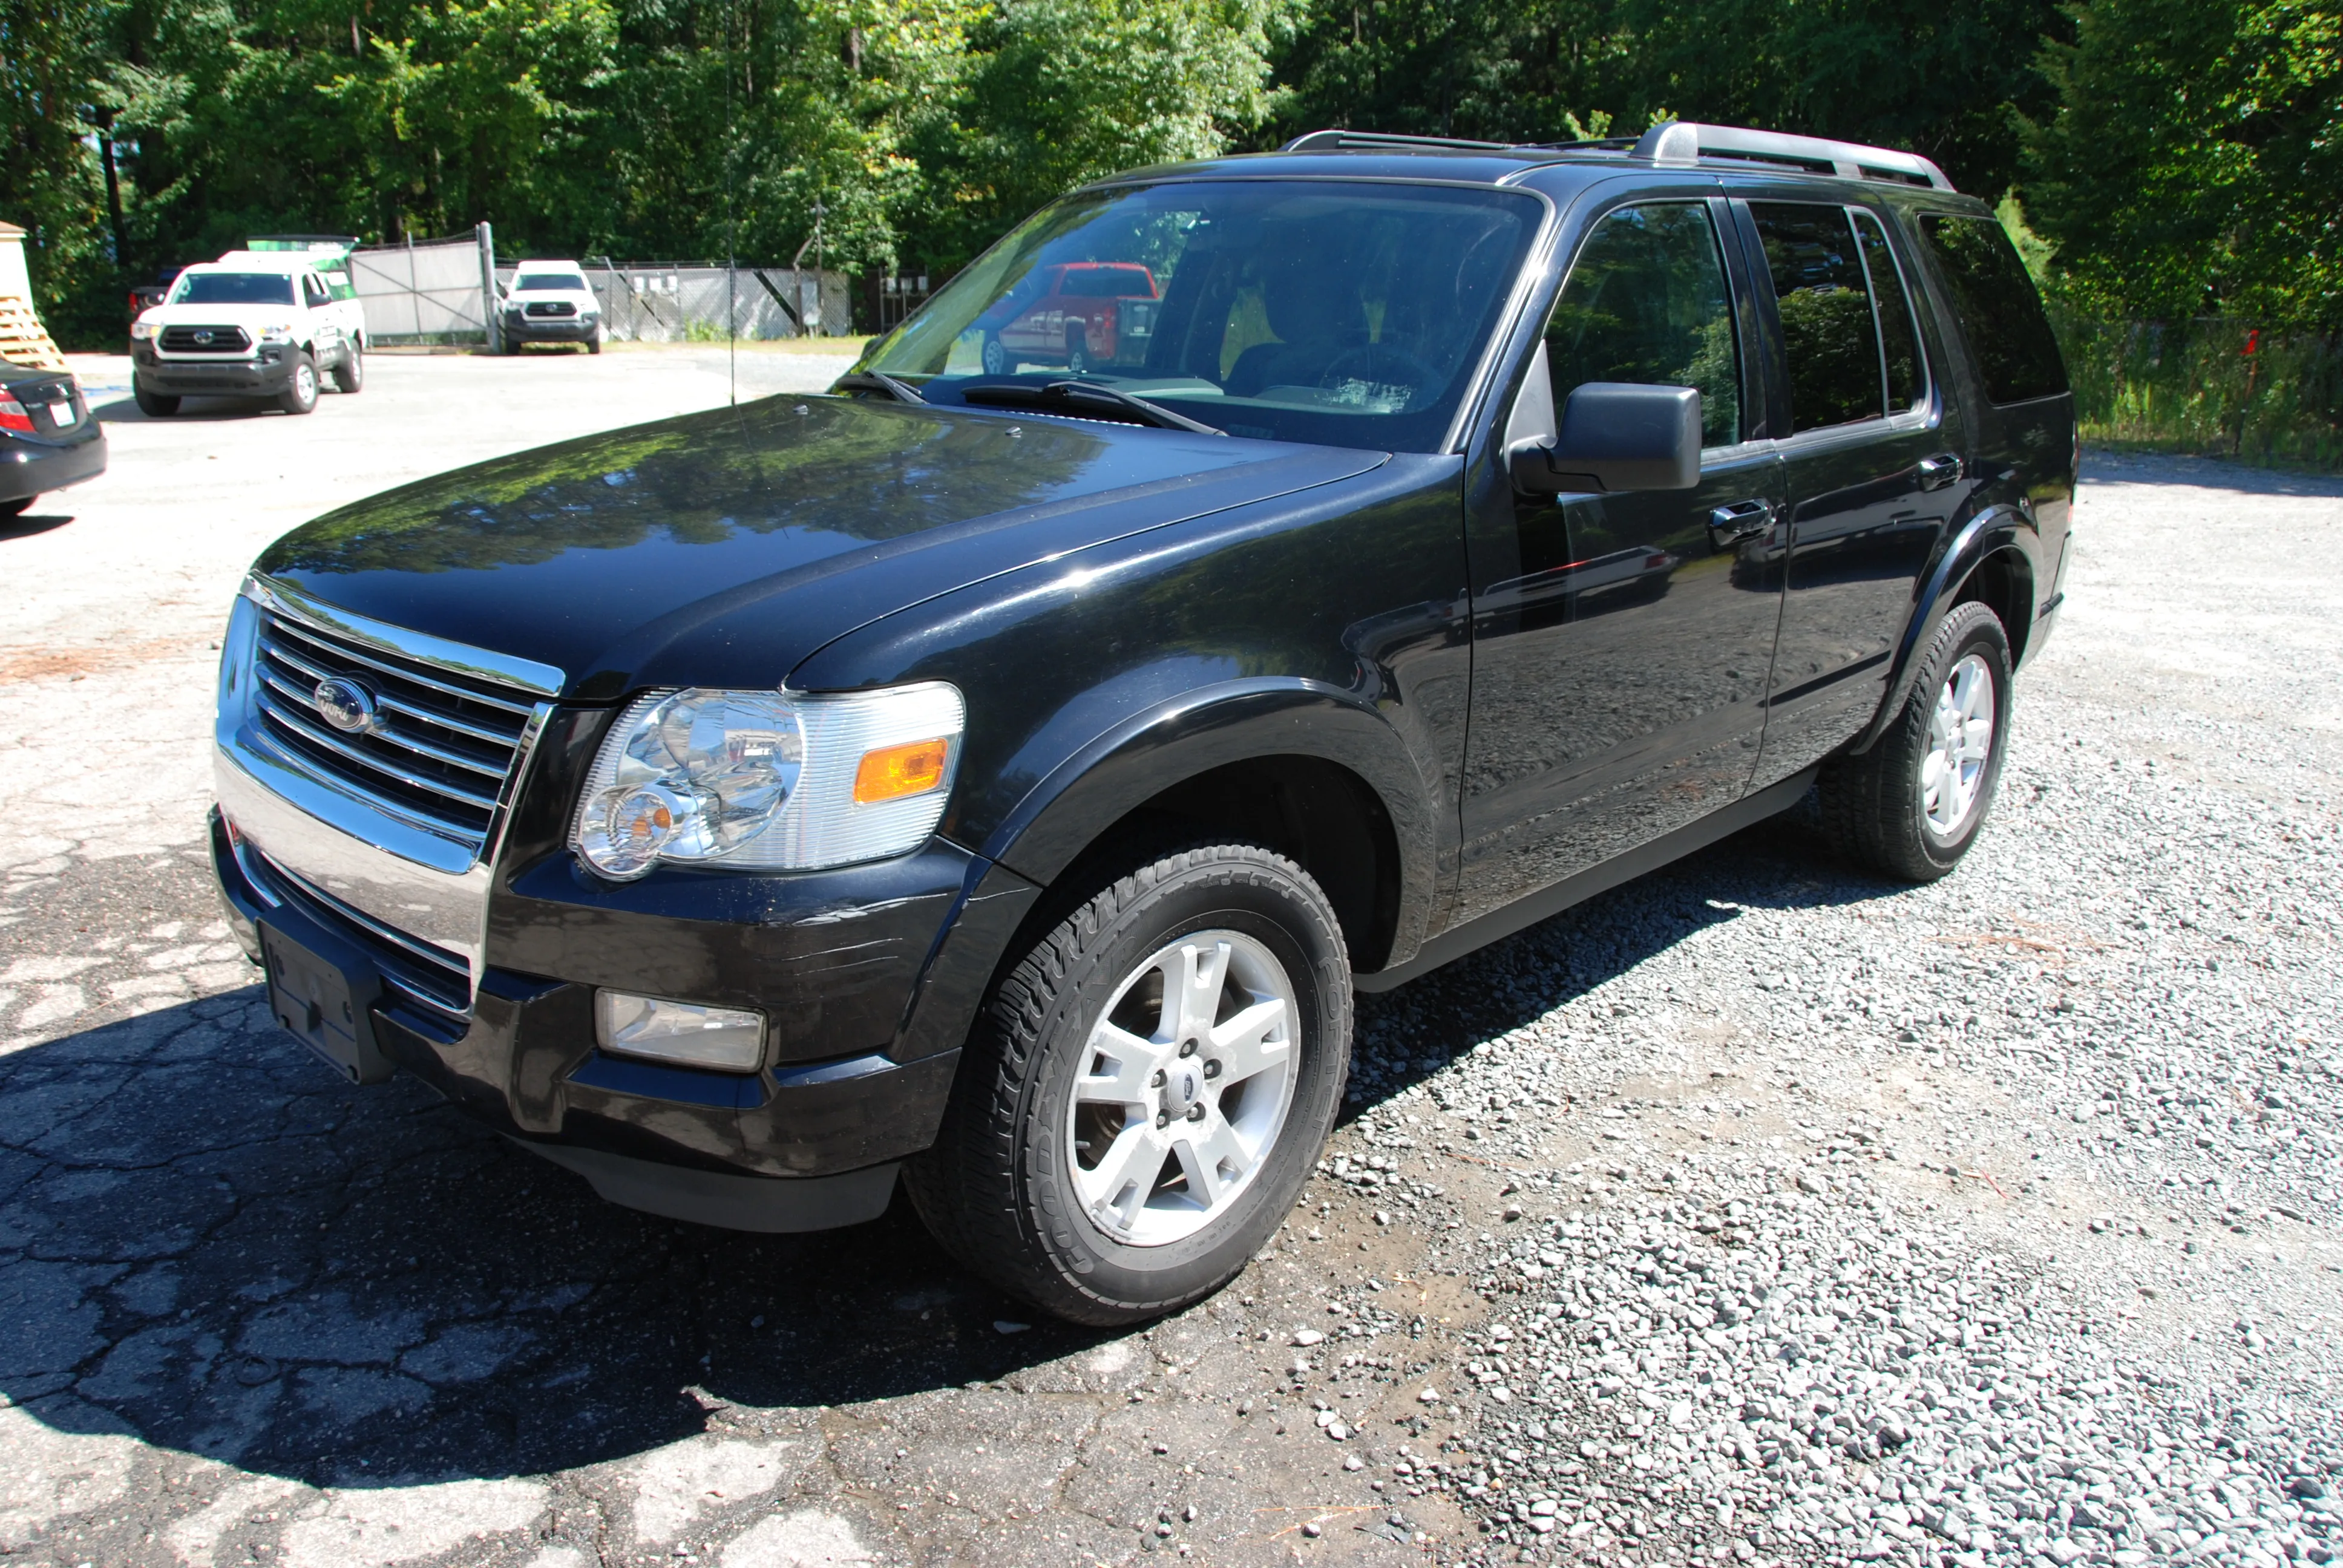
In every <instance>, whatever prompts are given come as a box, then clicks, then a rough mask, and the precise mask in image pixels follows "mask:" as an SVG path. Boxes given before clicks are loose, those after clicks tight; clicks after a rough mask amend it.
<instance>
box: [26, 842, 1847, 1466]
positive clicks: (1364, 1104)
mask: <svg viewBox="0 0 2343 1568" xmlns="http://www.w3.org/2000/svg"><path fill="white" fill-rule="evenodd" d="M163 878H164V879H165V881H166V882H170V883H171V884H172V885H171V886H169V887H160V888H154V889H149V890H144V891H142V895H141V901H142V903H143V904H144V905H145V906H146V907H148V908H153V909H158V910H161V912H168V910H167V909H162V906H164V905H170V906H173V907H176V905H177V904H179V903H182V902H186V901H187V900H191V899H192V898H194V897H195V896H196V894H197V893H198V892H199V891H200V890H199V889H198V887H197V886H196V883H197V881H198V880H199V879H200V878H201V872H200V871H198V870H196V869H193V868H188V867H182V868H177V869H173V870H170V871H166V872H165V873H163ZM180 879H184V880H185V881H186V884H187V885H186V886H185V887H184V888H182V887H178V886H177V885H176V883H177V881H178V880H180ZM1886 891H1889V889H1888V888H1887V887H1886V885H1885V884H1881V883H1876V882H1872V881H1868V880H1865V879H1858V878H1854V877H1851V876H1848V875H1845V874H1844V873H1840V872H1837V871H1835V870H1834V869H1828V867H1827V863H1826V862H1823V861H1820V860H1818V858H1817V853H1816V849H1815V845H1814V844H1813V842H1812V841H1811V835H1810V833H1809V831H1808V830H1807V829H1804V828H1802V827H1800V826H1799V825H1798V823H1797V822H1796V820H1795V818H1793V819H1777V821H1776V822H1775V823H1770V824H1765V825H1762V826H1760V827H1758V828H1755V829H1749V830H1748V831H1745V832H1744V833H1743V834H1741V835H1739V836H1738V837H1737V838H1735V839H1731V840H1728V841H1727V842H1726V843H1725V844H1722V845H1719V846H1717V847H1715V848H1714V849H1709V850H1707V851H1704V853H1702V854H1700V855H1698V856H1695V857H1694V858H1692V859H1688V860H1686V861H1684V862H1682V863H1680V864H1679V865H1677V866H1675V867H1673V868H1670V869H1665V870H1663V871H1661V872H1658V873H1656V874H1654V875H1653V876H1651V877H1647V878H1645V879H1643V880H1641V881H1639V882H1635V883H1632V884H1630V885H1628V886H1627V887H1624V888H1622V889H1618V890H1614V891H1613V892H1611V893H1608V894H1606V895H1604V896H1603V897H1602V898H1600V899H1597V900H1594V901H1592V902H1590V903H1588V904H1586V905H1583V906H1581V907H1580V908H1579V909H1577V910H1571V911H1568V912H1566V913H1564V914H1563V915H1561V916H1557V917H1556V918H1554V920H1548V921H1546V922H1545V923H1544V924H1543V925H1541V926H1538V927H1536V928H1534V929H1533V930H1529V931H1526V932H1523V933H1522V934H1521V935H1519V936H1517V937H1514V938H1512V939H1510V940H1507V941H1504V942H1502V943H1499V944H1497V945H1496V946H1494V947H1493V948H1491V949H1489V950H1485V951H1483V952H1482V953H1480V954H1476V955H1474V956H1473V957H1472V958H1469V959H1466V960H1461V961H1460V962H1458V963H1456V964H1453V965H1451V966H1449V967H1448V968H1447V969H1445V970H1441V971H1439V972H1437V973H1435V974H1433V975H1431V976H1427V977H1425V978H1424V979H1423V980H1419V981H1417V982H1415V983H1413V984H1412V985H1410V986H1407V987H1404V988H1403V989H1402V990H1399V991H1396V992H1393V993H1392V994H1391V995H1389V996H1386V997H1382V998H1369V999H1363V1007H1362V1010H1361V1025H1360V1030H1359V1049H1358V1058H1357V1060H1358V1070H1357V1075H1356V1078H1355V1085H1356V1091H1355V1093H1354V1096H1353V1101H1352V1105H1351V1108H1350V1109H1351V1111H1353V1114H1356V1113H1361V1112H1363V1111H1366V1110H1369V1109H1372V1108H1373V1107H1374V1106H1376V1105H1378V1104H1380V1103H1382V1102H1383V1101H1385V1100H1387V1099H1388V1098H1389V1097H1390V1096H1392V1095H1393V1094H1396V1093H1398V1092H1400V1091H1403V1090H1404V1089H1405V1088H1407V1087H1409V1086H1410V1085H1412V1084H1413V1083H1415V1082H1417V1081H1421V1080H1422V1079H1423V1077H1425V1076H1426V1075H1428V1074H1429V1073H1431V1072H1433V1071H1434V1070H1437V1069H1438V1067H1439V1066H1441V1065H1443V1064H1444V1063H1445V1062H1447V1061H1449V1060H1453V1059H1454V1058H1455V1057H1456V1056H1458V1055H1460V1054H1463V1053H1464V1052H1468V1051H1470V1050H1473V1048H1474V1047H1475V1046H1477V1045H1479V1044H1481V1043H1482V1042H1484V1041H1486V1040H1492V1039H1494V1038H1497V1037H1498V1036H1501V1035H1503V1034H1504V1033H1505V1032H1506V1031H1508V1030H1512V1029H1513V1028H1516V1027H1518V1026H1519V1025H1520V1024H1522V1023H1524V1022H1526V1021H1528V1020H1532V1019H1534V1018H1536V1017H1538V1016H1540V1015H1542V1014H1544V1013H1545V1012H1547V1011H1549V1010H1552V1009H1554V1008H1555V1007H1557V1006H1560V1005H1562V1004H1564V1003H1565V1002H1567V1001H1569V1000H1573V999H1574V998H1577V997H1580V996H1584V994H1586V993H1587V992H1589V991H1590V990H1594V988H1596V987H1599V986H1600V985H1602V984H1603V983H1604V981H1605V980H1610V979H1612V978H1613V977H1614V976H1617V975H1619V974H1622V973H1624V972H1625V971H1626V970H1630V969H1632V968H1634V966H1635V965H1636V964H1638V963H1640V962H1642V961H1644V960H1646V959H1648V958H1650V957H1652V956H1653V955H1654V954H1657V953H1659V952H1662V951H1664V950H1666V949H1668V948H1669V947H1671V946H1673V945H1674V944H1675V943H1677V942H1679V941H1682V940H1684V939H1685V938H1686V937H1688V936H1690V935H1692V934H1694V933H1695V932H1697V931H1699V930H1703V929H1705V928H1706V927H1709V926H1712V925H1715V924H1716V923H1718V922H1720V921H1723V920H1732V919H1734V918H1735V915H1736V911H1737V910H1738V909H1740V908H1743V907H1747V906H1753V905H1777V904H1795V903H1835V902H1844V901H1847V900H1855V899H1862V898H1867V897H1873V896H1877V895H1879V894H1881V893H1884V892H1886ZM71 896H72V900H73V901H74V902H75V904H76V905H86V906H88V907H89V909H90V910H93V911H97V910H103V909H104V908H105V907H106V903H107V901H108V895H107V893H106V889H104V888H99V887H96V886H93V887H92V888H90V889H89V890H84V891H76V892H74V893H73V894H72V895H71ZM80 978H82V979H84V980H89V981H91V982H93V983H95V982H96V981H99V980H103V979H104V975H103V974H102V973H101V974H97V975H84V976H82V977H80ZM1018 1322H1021V1323H1024V1324H1030V1325H1031V1326H1030V1327H1017V1326H1015V1324H1016V1323H1018ZM1004 1323H1008V1324H1010V1325H1011V1332H1002V1328H1001V1325H1002V1324H1004ZM1115 1337H1119V1336H1117V1335H1114V1334H1111V1333H1101V1332H1089V1331H1081V1330H1077V1329H1073V1328H1070V1327H1067V1326H1065V1325H1063V1324H1059V1323H1055V1322H1049V1321H1047V1320H1042V1319H1039V1318H1038V1317H1036V1315H1035V1314H1034V1313H1032V1312H1031V1310H1030V1309H1025V1308H1021V1307H1020V1306H1018V1305H1017V1304H1015V1303H1013V1302H1010V1301H1009V1300H1008V1299H1006V1298H1004V1297H1002V1296H1001V1295H1000V1294H998V1293H997V1292H993V1291H992V1290H991V1289H990V1288H989V1287H987V1286H985V1285H983V1284H982V1283H980V1282H977V1281H975V1280H973V1279H972V1278H970V1276H969V1275H967V1274H965V1273H963V1272H962V1271H960V1270H959V1269H958V1268H956V1267H955V1266H954V1265H953V1264H952V1263H951V1262H950V1261H949V1260H948V1259H947V1258H946V1257H945V1256H944V1255H943V1254H942V1253H941V1251H940V1250H939V1249H938V1248H937V1246H936V1245H935V1243H934V1242H933V1241H931V1240H930V1238H929V1237H928V1236H927V1234H926V1232H925V1231H923V1230H922V1229H921V1227H920V1223H919V1221H918V1219H917V1218H916V1216H915V1215H913V1214H912V1213H911V1212H910V1208H909V1205H908V1203H907V1202H906V1201H904V1200H903V1199H902V1197H901V1196H900V1193H899V1195H898V1198H897V1201H896V1203H895V1205H894V1207H893V1208H892V1209H890V1211H889V1212H888V1213H887V1214H886V1215H885V1216H883V1217H882V1218H881V1219H880V1220H878V1221H874V1222H872V1223H870V1224H867V1225H862V1226H859V1227H855V1228H853V1229H850V1230H845V1231H831V1232H827V1233H820V1234H813V1235H806V1236H756V1235H745V1234H740V1233H737V1232H730V1231H715V1230H709V1229H706V1228H703V1227H699V1226H695V1225H689V1224H681V1223H678V1222H674V1221H667V1220H661V1219H657V1218H654V1217H651V1216H648V1215H643V1214H639V1213H635V1212H633V1211H629V1210H625V1209H620V1208H617V1207H614V1206H612V1205H610V1204H608V1203H605V1202H603V1201H601V1200H600V1199H598V1198H597V1197H596V1196H595V1195H594V1194H593V1192H592V1191H591V1190H590V1189H588V1187H587V1185H586V1184H585V1182H584V1181H581V1180H579V1179H578V1178H577V1177H574V1176H572V1175H570V1174H568V1172H566V1171H562V1170H560V1169H558V1168H557V1167H555V1166H553V1165H551V1164H549V1163H548V1162H546V1161H542V1160H540V1159H538V1158H537V1157H536V1156H534V1155H531V1154H528V1153H527V1152H525V1151H521V1150H518V1149H517V1148H515V1147H513V1146H512V1145H510V1144H509V1143H507V1142H505V1141H502V1140H500V1139H498V1138H497V1137H494V1136H492V1135H490V1134H488V1133H487V1132H485V1131H481V1130H480V1129H479V1128H478V1127H477V1126H476V1125H475V1124H473V1123H472V1122H470V1121H468V1120H466V1119H465V1118H463V1117H462V1116H460V1115H459V1114H458V1113H457V1112H456V1111H453V1110H451V1109H449V1108H448V1107H447V1106H445V1105H444V1104H442V1103H441V1102H440V1101H437V1099H436V1098H435V1097H434V1096H433V1095H432V1094H431V1093H430V1092H429V1091H427V1090H426V1089H424V1088H423V1087H421V1086H420V1085H419V1084H418V1083H417V1082H416V1081H413V1080H409V1079H403V1078H402V1079H400V1080H397V1081H393V1082H392V1083H390V1084H388V1085H386V1086H383V1087H380V1088H374V1089H366V1090H357V1089H353V1088H351V1087H350V1086H348V1085H347V1084H346V1083H344V1082H342V1081H340V1079H339V1078H338V1077H337V1075H336V1074H335V1073H334V1072H332V1071H331V1070H328V1069H327V1068H326V1067H325V1066H324V1065H322V1064H321V1063H318V1062H317V1061H316V1060H313V1059H312V1058H311V1057H310V1056H309V1055H308V1054H307V1052H306V1051H305V1050H303V1049H302V1048H301V1047H300V1046H299V1045H297V1043H296V1042H295V1041H294V1040H292V1039H291V1038H290V1037H289V1036H287V1035H286V1034H285V1033H283V1032H281V1031H280V1030H277V1028H276V1027H275V1026H274V1024H273V1023H272V1022H271V1020H269V1019H268V1017H267V1016H266V1007H265V1002H264V1000H263V998H262V994H261V991H260V988H259V987H257V986H247V987H246V988H244V989H242V990H235V991H230V992H227V993H226V994H224V995H218V996H212V997H207V998H205V999H203V1000H196V1001H189V1002H182V1003H179V1004H176V1005H174V1006H169V1007H165V1008H162V1009H160V1010H156V1011H151V1012H147V1013H145V1014H142V1015H139V1016H136V1017H133V1018H129V1019H125V1020H118V1021H113V1022H106V1023H101V1024H97V1025H95V1026H93V1027H90V1028H86V1029H84V1030H80V1031H78V1032H75V1033H71V1034H68V1035H65V1036H64V1037H63V1038H59V1039H55V1040H49V1041H46V1042H45V1043H41V1044H37V1045H33V1046H30V1047H28V1048H25V1049H23V1050H17V1051H15V1052H14V1053H13V1054H10V1055H5V1056H0V1394H5V1396H6V1398H7V1400H8V1402H11V1403H14V1404H15V1405H17V1406H18V1407H20V1408H22V1409H23V1410H24V1411H25V1412H27V1413H28V1414H31V1415H33V1416H35V1417H36V1418H38V1419H39V1420H41V1421H42V1422H45V1423H46V1424H48V1425H50V1426H51V1427H53V1428H55V1429H58V1430H63V1431H71V1432H122V1431H125V1430H127V1431H129V1432H133V1433H135V1434H136V1435H137V1436H138V1437H140V1438H141V1439H143V1440H144V1441H146V1442H148V1443H151V1444H154V1445H157V1446H159V1447H163V1448H167V1449H175V1450H178V1451H181V1452H187V1453H193V1454H198V1455H202V1456H205V1457H207V1458H211V1459H215V1460H218V1461H221V1462H229V1463H233V1464H236V1465H237V1466H239V1467H241V1468H243V1469H245V1470H247V1471H253V1472H260V1473H272V1474H277V1475H281V1476H285V1477H287V1478H291V1479H295V1480H298V1481H301V1482H304V1483H310V1484H316V1485H341V1486H350V1485H360V1486H364V1485H375V1484H387V1483H413V1482H416V1481H418V1480H445V1479H457V1478H462V1477H501V1476H510V1475H529V1474H541V1473H548V1472H552V1471H558V1470H565V1469H569V1468H573V1467H576V1466H579V1465H586V1464H592V1463H597V1462H604V1461H609V1460H615V1459H621V1458H626V1457H628V1456H631V1455H633V1454H636V1453H639V1452H644V1451H646V1450H648V1449H651V1448H654V1447H658V1446H659V1445H662V1444H665V1443H669V1442H675V1441H678V1440H679V1439H682V1438H685V1437H689V1436H691V1435H693V1434H696V1433H698V1432H701V1431H702V1430H704V1429H705V1428H706V1426H707V1425H708V1423H709V1420H710V1412H711V1411H712V1410H715V1409H718V1408H720V1406H721V1405H722V1404H724V1403H738V1404H740V1405H744V1406H750V1407H766V1408H771V1407H796V1408H801V1409H802V1408H814V1407H820V1406H827V1405H836V1404H841V1403H848V1402H856V1401H860V1400H867V1399H872V1398H880V1397H891V1396H897V1395H902V1394H909V1393H916V1392H922V1391H927V1390H933V1389H940V1388H944V1387H948V1386H952V1385H959V1384H967V1383H970V1382H975V1381H978V1380H986V1381H990V1380H998V1379H1001V1378H1003V1377H1006V1376H1010V1375H1011V1374H1014V1373H1016V1372H1020V1371H1021V1370H1024V1369H1028V1368H1032V1367H1035V1366H1037V1365H1038V1364H1039V1363H1041V1362H1051V1361H1056V1360H1058V1359H1059V1358H1061V1357H1065V1356H1068V1355H1070V1354H1071V1353H1074V1352H1080V1351H1082V1350H1085V1349H1087V1348H1090V1347H1091V1346H1094V1345H1097V1344H1099V1343H1101V1342H1103V1341H1105V1340H1108V1339H1111V1338H1115Z"/></svg>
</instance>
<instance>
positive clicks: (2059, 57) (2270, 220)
mask: <svg viewBox="0 0 2343 1568" xmlns="http://www.w3.org/2000/svg"><path fill="white" fill-rule="evenodd" d="M2076 15H2077V24H2078V25H2077V33H2076V37H2075V40H2074V42H2073V43H2072V44H2071V45H2052V46H2051V47H2050V48H2048V49H2047V50H2046V52H2045V57H2044V70H2045V73H2046V75H2047V76H2048V77H2049V79H2050V80H2051V82H2052V83H2053V84H2054V85H2055V86H2056V94H2057V105H2056V113H2055V114H2054V115H2048V116H2043V117H2042V118H2040V119H2038V120H2036V121H2034V122H2032V123H2030V124H2029V125H2028V126H2027V150H2028V153H2029V155H2030V160H2031V177H2030V178H2029V179H2028V180H2027V182H2026V186H2025V195H2026V214H2027V216H2028V217H2029V219H2030V220H2031V221H2032V223H2033V225H2034V226H2035V227H2036V229H2038V230H2039V231H2040V232H2041V234H2042V235H2043V236H2045V237H2046V238H2047V239H2049V240H2051V241H2052V242H2054V243H2055V244H2056V246H2057V247H2058V250H2057V257H2058V262H2059V264H2060V266H2062V267H2063V268H2064V269H2065V272H2066V279H2067V286H2069V287H2070V288H2071V289H2072V290H2073V292H2074V293H2075V294H2076V296H2077V298H2078V299H2079V301H2080V302H2082V303H2084V304H2085V305H2086V306H2087V307H2092V308H2095V309H2097V310H2100V311H2104V312H2108V313H2113V314H2135V315H2144V316H2156V317H2165V316H2174V317H2177V316H2190V315H2196V314H2200V313H2204V312H2208V311H2216V310H2228V311H2236V312H2239V313H2243V314H2246V315H2248V316H2255V317H2264V318H2266V319H2268V320H2270V321H2274V322H2296V323H2304V324H2313V325H2318V326H2325V327H2333V326H2337V325H2338V324H2343V232H2338V226H2343V13H2338V9H2337V7H2336V6H2335V5H2332V4H2326V3H2319V0H2281V3H2276V4H2272V3H2268V0H2087V3H2086V4H2083V5H2080V6H2079V7H2078V8H2077V13H2076Z"/></svg>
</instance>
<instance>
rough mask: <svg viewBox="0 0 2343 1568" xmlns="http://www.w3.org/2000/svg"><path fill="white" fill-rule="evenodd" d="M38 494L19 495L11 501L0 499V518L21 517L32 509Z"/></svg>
mask: <svg viewBox="0 0 2343 1568" xmlns="http://www.w3.org/2000/svg"><path fill="white" fill-rule="evenodd" d="M39 499H40V497H38V496H19V497H17V498H15V500H13V501H0V518H21V517H23V516H24V515H25V513H26V512H29V511H31V510H32V509H33V503H34V502H35V501H37V500H39Z"/></svg>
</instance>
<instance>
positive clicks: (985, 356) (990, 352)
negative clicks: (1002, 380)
mask: <svg viewBox="0 0 2343 1568" xmlns="http://www.w3.org/2000/svg"><path fill="white" fill-rule="evenodd" d="M977 357H978V358H979V359H980V360H981V361H982V362H983V364H984V373H985V374H986V375H987V376H1006V375H1008V374H1009V346H1008V345H1007V344H1005V343H1003V342H1001V334H999V333H998V332H988V333H986V334H985V335H984V347H983V349H982V350H981V351H980V353H979V354H978V356H977Z"/></svg>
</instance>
